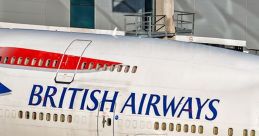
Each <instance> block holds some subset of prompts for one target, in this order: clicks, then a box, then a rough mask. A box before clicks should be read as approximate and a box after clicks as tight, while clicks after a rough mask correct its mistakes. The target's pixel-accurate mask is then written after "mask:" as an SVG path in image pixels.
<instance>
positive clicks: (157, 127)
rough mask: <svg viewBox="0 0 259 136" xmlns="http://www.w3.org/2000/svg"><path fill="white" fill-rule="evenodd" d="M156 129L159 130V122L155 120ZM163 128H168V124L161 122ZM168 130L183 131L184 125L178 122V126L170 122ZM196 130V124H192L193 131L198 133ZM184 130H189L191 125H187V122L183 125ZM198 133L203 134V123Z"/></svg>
mask: <svg viewBox="0 0 259 136" xmlns="http://www.w3.org/2000/svg"><path fill="white" fill-rule="evenodd" d="M154 129H155V130H159V122H155V124H154ZM161 130H164V131H165V130H167V124H166V123H165V122H163V123H162V124H161ZM168 130H169V131H176V132H181V131H182V125H181V124H176V126H174V124H173V123H169V126H168ZM196 131H197V127H196V125H191V132H192V133H196ZM183 132H185V133H187V132H189V125H187V124H185V125H183ZM198 133H199V134H203V126H201V125H200V126H198Z"/></svg>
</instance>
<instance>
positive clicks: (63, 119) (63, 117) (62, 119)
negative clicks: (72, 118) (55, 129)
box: [60, 114, 65, 122]
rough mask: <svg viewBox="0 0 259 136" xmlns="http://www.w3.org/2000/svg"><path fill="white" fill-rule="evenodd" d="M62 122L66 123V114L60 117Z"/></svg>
mask: <svg viewBox="0 0 259 136" xmlns="http://www.w3.org/2000/svg"><path fill="white" fill-rule="evenodd" d="M60 122H65V115H64V114H61V115H60Z"/></svg>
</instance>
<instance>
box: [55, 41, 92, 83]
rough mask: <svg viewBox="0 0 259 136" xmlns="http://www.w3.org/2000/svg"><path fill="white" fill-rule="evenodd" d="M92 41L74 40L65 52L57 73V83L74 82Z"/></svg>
mask: <svg viewBox="0 0 259 136" xmlns="http://www.w3.org/2000/svg"><path fill="white" fill-rule="evenodd" d="M91 42H92V41H89V40H74V41H73V42H71V44H70V45H69V46H68V47H67V49H66V51H65V52H64V54H63V56H62V58H61V61H60V63H59V68H58V71H57V73H56V77H55V82H56V83H65V84H70V83H72V82H73V80H74V78H75V75H76V72H77V69H78V68H79V64H80V61H81V58H82V56H83V54H84V53H85V51H86V49H87V48H88V47H89V45H90V44H91Z"/></svg>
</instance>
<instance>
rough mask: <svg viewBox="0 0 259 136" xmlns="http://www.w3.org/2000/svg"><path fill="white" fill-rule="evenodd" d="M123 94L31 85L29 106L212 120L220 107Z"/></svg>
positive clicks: (208, 100)
mask: <svg viewBox="0 0 259 136" xmlns="http://www.w3.org/2000/svg"><path fill="white" fill-rule="evenodd" d="M123 95H124V97H123V98H119V97H122V95H120V92H119V91H116V90H100V89H89V88H67V87H63V88H60V87H55V86H43V85H33V87H32V91H31V95H30V99H29V105H30V106H40V107H52V108H67V109H75V110H87V111H96V110H100V111H104V110H105V109H106V108H107V107H108V108H109V112H114V111H115V110H116V113H124V114H132V115H152V116H164V117H172V118H187V119H198V120H199V119H202V120H208V121H213V120H215V119H216V118H217V115H218V110H217V108H218V106H219V104H220V100H219V99H211V98H198V97H185V96H178V97H176V96H167V95H158V94H146V93H135V92H131V93H127V94H123ZM125 95H126V96H125ZM118 103H119V104H118ZM116 104H117V106H115V105H116ZM115 108H116V109H115Z"/></svg>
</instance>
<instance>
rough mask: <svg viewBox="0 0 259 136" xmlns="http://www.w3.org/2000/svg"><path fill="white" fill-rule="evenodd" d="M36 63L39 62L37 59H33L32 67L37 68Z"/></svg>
mask: <svg viewBox="0 0 259 136" xmlns="http://www.w3.org/2000/svg"><path fill="white" fill-rule="evenodd" d="M36 62H37V59H35V58H34V59H32V61H31V65H32V66H35V64H36Z"/></svg>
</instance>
